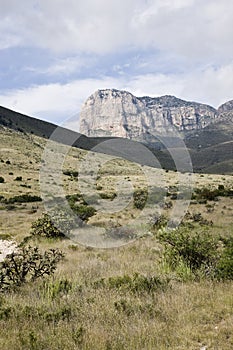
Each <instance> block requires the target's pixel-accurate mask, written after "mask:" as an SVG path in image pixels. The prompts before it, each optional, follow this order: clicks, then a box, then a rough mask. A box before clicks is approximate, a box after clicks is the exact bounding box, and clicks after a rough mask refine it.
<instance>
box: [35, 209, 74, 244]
mask: <svg viewBox="0 0 233 350" xmlns="http://www.w3.org/2000/svg"><path fill="white" fill-rule="evenodd" d="M54 222H55V223H56V224H55V223H54ZM70 229H71V224H70V221H69V219H68V218H67V217H66V216H65V214H64V215H63V216H62V214H61V213H59V212H58V213H57V214H56V217H55V218H54V221H53V220H52V219H51V217H50V215H48V214H46V213H44V214H43V216H42V217H41V218H39V219H37V220H36V221H35V222H33V223H32V230H31V234H32V235H33V236H40V237H47V238H62V237H64V236H65V235H66V234H69V232H70Z"/></svg>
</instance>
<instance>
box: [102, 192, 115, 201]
mask: <svg viewBox="0 0 233 350" xmlns="http://www.w3.org/2000/svg"><path fill="white" fill-rule="evenodd" d="M99 195H100V197H101V198H102V199H109V200H111V201H112V200H113V199H114V198H116V196H117V194H116V193H115V192H101V193H100V194H99Z"/></svg>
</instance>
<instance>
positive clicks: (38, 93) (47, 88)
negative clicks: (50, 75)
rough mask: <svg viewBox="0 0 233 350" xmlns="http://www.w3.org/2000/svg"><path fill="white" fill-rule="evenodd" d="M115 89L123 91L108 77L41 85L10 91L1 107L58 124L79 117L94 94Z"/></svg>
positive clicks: (114, 80)
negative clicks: (106, 89)
mask: <svg viewBox="0 0 233 350" xmlns="http://www.w3.org/2000/svg"><path fill="white" fill-rule="evenodd" d="M113 87H120V86H119V82H118V81H117V80H116V79H114V78H109V77H103V78H102V79H101V78H100V79H84V80H77V81H73V82H70V83H67V84H58V83H57V84H48V85H38V86H32V87H29V88H26V89H20V90H13V91H12V90H10V91H8V92H6V93H5V94H2V95H0V104H1V105H2V106H5V107H7V108H10V109H13V110H15V111H17V112H20V113H24V114H28V115H31V116H35V117H39V118H42V119H47V120H50V121H54V122H58V121H64V120H65V119H67V118H70V117H71V116H73V115H75V114H77V113H78V112H79V110H80V108H81V104H82V103H83V102H84V100H85V99H86V98H87V97H88V96H89V95H90V94H92V93H93V92H94V91H95V90H98V89H99V88H113ZM61 118H62V119H61Z"/></svg>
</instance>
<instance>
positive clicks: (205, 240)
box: [157, 228, 219, 273]
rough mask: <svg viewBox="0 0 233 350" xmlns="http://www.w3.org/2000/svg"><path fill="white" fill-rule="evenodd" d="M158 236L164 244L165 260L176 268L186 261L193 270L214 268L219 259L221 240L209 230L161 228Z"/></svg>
mask: <svg viewBox="0 0 233 350" xmlns="http://www.w3.org/2000/svg"><path fill="white" fill-rule="evenodd" d="M157 238H158V240H159V242H160V243H161V244H163V245H164V248H165V249H164V258H165V261H166V262H167V263H168V264H169V265H170V266H171V267H172V268H174V269H176V267H177V266H178V265H179V264H180V262H183V263H185V264H186V265H187V266H188V267H189V268H190V270H191V271H193V272H195V271H197V270H198V269H206V271H208V273H209V272H210V270H212V269H214V268H215V266H216V263H217V261H218V259H219V255H218V246H219V240H218V239H217V238H213V237H212V236H211V235H210V234H209V233H207V232H201V233H200V232H192V231H190V230H188V229H186V228H179V229H177V230H160V231H158V233H157Z"/></svg>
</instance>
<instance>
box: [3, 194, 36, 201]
mask: <svg viewBox="0 0 233 350" xmlns="http://www.w3.org/2000/svg"><path fill="white" fill-rule="evenodd" d="M41 201H42V198H41V197H40V196H36V195H31V194H27V193H26V194H20V195H18V196H14V197H11V198H9V199H7V200H5V203H6V204H13V203H31V202H41Z"/></svg>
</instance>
